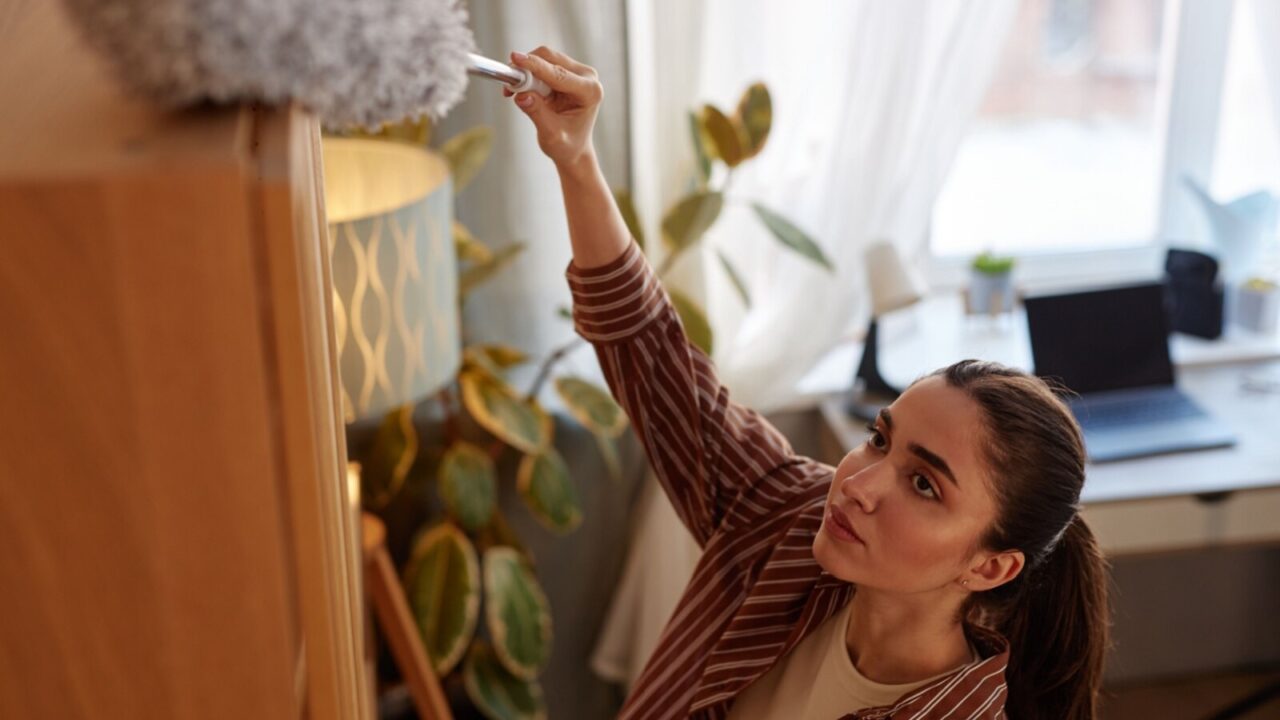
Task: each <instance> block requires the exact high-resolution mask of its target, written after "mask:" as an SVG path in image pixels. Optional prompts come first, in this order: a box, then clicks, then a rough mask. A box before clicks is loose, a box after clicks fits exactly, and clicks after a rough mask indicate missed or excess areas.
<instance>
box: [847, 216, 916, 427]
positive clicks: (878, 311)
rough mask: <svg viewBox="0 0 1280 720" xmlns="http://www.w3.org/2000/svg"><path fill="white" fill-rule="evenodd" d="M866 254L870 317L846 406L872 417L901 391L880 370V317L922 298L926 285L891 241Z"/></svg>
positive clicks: (861, 414) (875, 247)
mask: <svg viewBox="0 0 1280 720" xmlns="http://www.w3.org/2000/svg"><path fill="white" fill-rule="evenodd" d="M864 258H865V264H866V268H867V287H868V288H869V290H870V295H871V319H870V321H869V323H868V325H867V334H866V339H865V340H864V341H863V344H862V359H861V360H860V361H859V362H858V369H857V371H856V372H855V373H854V375H853V392H852V394H851V395H850V397H849V400H848V402H847V403H846V409H847V410H848V411H849V414H851V415H853V416H855V417H859V418H862V419H864V420H872V419H874V418H875V416H876V414H877V413H878V412H879V411H880V408H882V407H884V406H885V405H888V404H889V403H891V402H893V400H894V398H896V397H898V395H900V394H901V393H902V391H901V390H899V389H897V388H895V387H894V386H893V385H891V384H890V383H889V382H888V381H887V380H885V379H884V377H883V376H882V375H881V374H880V368H879V361H878V352H879V333H878V322H877V321H878V320H879V319H880V317H882V316H884V315H886V314H888V313H891V312H893V311H895V310H899V309H901V308H904V307H907V306H910V305H913V304H915V303H916V302H919V301H920V299H921V298H923V297H924V292H925V288H924V283H923V281H921V280H920V278H919V277H917V276H916V275H915V274H914V273H912V272H911V271H910V269H909V268H908V267H907V266H906V264H905V263H903V261H902V256H901V255H900V254H899V253H898V248H897V247H896V246H895V245H893V244H892V243H888V242H883V241H881V242H877V243H875V244H873V245H871V247H869V248H867V250H866V253H865V255H864Z"/></svg>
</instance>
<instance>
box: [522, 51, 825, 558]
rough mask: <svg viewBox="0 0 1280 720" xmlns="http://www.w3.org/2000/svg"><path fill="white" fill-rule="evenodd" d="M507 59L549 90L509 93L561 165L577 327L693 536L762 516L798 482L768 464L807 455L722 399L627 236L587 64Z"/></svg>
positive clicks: (536, 57) (540, 54) (597, 91)
mask: <svg viewBox="0 0 1280 720" xmlns="http://www.w3.org/2000/svg"><path fill="white" fill-rule="evenodd" d="M512 60H513V62H514V63H515V64H516V65H518V66H519V67H523V68H527V69H529V70H530V71H532V72H533V73H534V74H535V75H536V76H538V77H539V78H540V79H542V80H544V81H545V82H546V83H547V84H548V85H549V86H551V88H552V90H553V93H552V94H551V95H550V96H549V97H548V98H545V99H544V98H541V97H539V96H536V95H533V94H531V93H521V94H520V95H519V96H517V97H516V104H517V105H519V106H520V108H521V109H522V110H524V112H525V113H526V114H528V115H529V117H530V118H531V119H532V120H533V124H534V126H535V127H536V128H537V132H538V144H539V146H540V147H541V148H542V150H543V152H545V153H546V154H547V156H548V157H550V158H551V159H552V160H553V161H554V162H555V164H556V167H557V169H558V170H559V173H560V183H561V189H562V190H563V192H564V204H565V211H566V212H567V213H568V219H569V234H570V239H571V242H572V244H573V263H572V264H571V265H570V267H569V270H568V272H567V275H568V280H569V286H570V289H571V290H572V291H573V298H574V321H575V324H576V327H577V329H578V332H579V334H581V335H582V336H583V337H584V338H586V339H587V340H589V341H590V342H591V343H592V344H593V345H594V346H595V349H596V354H597V356H598V357H599V359H600V366H601V368H602V369H603V370H604V374H605V379H606V380H607V382H608V383H609V387H610V390H611V391H612V392H613V395H614V397H615V398H616V399H617V400H618V402H619V404H621V405H622V407H623V409H624V410H625V411H626V412H627V415H628V416H629V417H630V418H631V421H632V425H633V426H634V427H635V430H636V432H637V434H638V435H639V437H640V439H641V441H642V442H643V444H644V447H645V451H646V454H647V455H648V457H649V461H650V463H651V465H652V466H653V469H654V472H655V473H656V474H657V476H658V479H659V481H660V482H661V483H662V485H663V488H664V489H665V490H666V492H667V495H668V497H669V498H670V499H671V501H672V504H673V505H675V508H676V512H677V513H678V514H679V515H680V517H681V519H682V520H683V521H684V523H685V525H686V526H688V527H689V529H690V530H691V531H692V532H693V534H694V537H695V538H697V540H698V542H699V543H700V544H705V543H706V542H707V540H708V539H709V538H710V537H711V535H712V534H713V533H715V532H716V531H717V530H719V529H721V527H722V526H723V525H724V524H725V523H726V522H729V523H731V524H734V525H738V524H741V525H750V524H752V523H755V522H759V521H761V520H763V519H764V518H765V516H767V515H768V514H769V513H770V512H771V509H772V508H776V507H777V506H778V505H779V504H780V503H785V502H786V501H787V499H788V498H790V497H792V496H793V495H794V494H795V493H797V492H800V491H802V488H798V487H789V486H788V485H787V483H786V482H784V480H783V478H782V476H781V475H780V474H778V473H777V472H776V471H777V470H779V469H780V468H782V467H784V466H785V465H788V464H792V463H796V462H803V461H804V460H803V458H797V457H795V456H794V455H793V453H792V451H791V447H790V445H789V444H788V443H787V441H786V440H785V438H784V437H783V436H782V435H781V433H779V432H778V431H777V430H776V429H775V428H774V427H773V426H772V425H770V424H769V423H768V422H766V421H765V420H764V419H763V418H761V417H760V416H759V415H758V414H756V413H755V412H754V411H751V410H748V409H746V408H743V407H741V406H739V405H737V404H735V403H733V402H731V401H730V400H729V393H728V391H727V390H726V389H725V388H724V387H723V386H721V384H720V382H719V380H718V379H717V377H716V373H715V368H714V366H713V365H712V364H711V361H710V359H708V358H707V356H706V355H705V354H703V353H702V351H701V350H699V349H698V348H697V347H695V346H693V345H692V344H691V343H690V342H689V341H688V339H687V338H686V336H685V333H684V329H683V327H682V326H681V324H680V320H679V317H678V316H677V315H676V312H675V310H674V309H673V307H672V305H671V302H670V299H669V298H668V297H667V294H666V292H665V291H664V290H663V289H662V285H661V284H660V283H659V281H658V279H657V276H656V275H655V274H654V272H653V270H652V268H651V267H650V266H649V263H648V261H647V260H646V259H645V257H644V255H643V253H641V252H640V250H639V248H638V247H637V246H636V245H635V243H634V242H632V239H631V236H630V233H629V232H628V231H627V228H626V224H625V222H624V221H623V219H622V215H621V214H620V213H619V211H618V209H617V206H616V204H615V203H614V200H613V195H612V193H610V191H609V187H608V185H607V184H606V183H605V180H604V175H603V174H602V173H601V172H600V168H599V165H598V164H597V162H596V156H595V150H594V148H593V146H592V142H591V129H592V127H593V125H594V121H595V115H596V109H597V108H598V106H599V103H600V100H601V98H602V96H603V92H602V90H601V87H600V83H599V81H598V80H597V79H596V74H595V71H594V70H592V69H591V68H589V67H587V66H585V65H582V64H581V63H578V62H575V61H573V60H571V59H569V58H567V57H565V56H564V55H561V54H560V53H556V52H554V51H551V50H547V49H546V48H539V49H538V50H535V51H534V52H533V53H531V54H530V55H529V56H523V55H515V54H513V55H512Z"/></svg>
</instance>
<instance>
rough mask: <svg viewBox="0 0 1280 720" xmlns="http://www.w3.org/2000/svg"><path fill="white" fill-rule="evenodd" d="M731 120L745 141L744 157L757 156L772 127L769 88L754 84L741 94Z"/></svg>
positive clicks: (759, 83) (771, 106)
mask: <svg viewBox="0 0 1280 720" xmlns="http://www.w3.org/2000/svg"><path fill="white" fill-rule="evenodd" d="M733 120H734V124H735V125H737V126H738V128H739V130H740V131H741V134H742V136H743V137H744V138H745V139H746V143H745V146H746V156H747V157H755V156H756V155H759V154H760V151H761V150H763V149H764V143H765V141H766V140H768V139H769V128H770V127H771V126H772V125H773V101H772V100H770V99H769V88H767V87H765V84H764V83H761V82H758V83H755V84H753V85H751V86H750V87H748V88H747V90H746V92H744V93H742V99H741V100H739V101H738V109H737V110H736V111H735V112H734V114H733Z"/></svg>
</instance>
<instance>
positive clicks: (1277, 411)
mask: <svg viewBox="0 0 1280 720" xmlns="http://www.w3.org/2000/svg"><path fill="white" fill-rule="evenodd" d="M881 338H882V339H881V341H880V342H881V348H880V349H881V352H880V356H881V368H880V369H881V372H882V373H883V374H884V375H885V377H886V379H888V380H889V381H890V382H892V383H895V384H899V385H907V384H909V383H910V382H911V380H912V379H914V378H915V377H919V376H920V375H922V374H924V373H927V372H930V371H932V370H934V369H937V368H939V367H942V366H945V365H948V364H950V363H952V362H955V361H956V360H960V359H963V358H966V357H979V358H983V359H990V360H996V361H999V362H1003V363H1005V364H1008V365H1012V366H1014V367H1020V368H1022V369H1030V366H1031V360H1030V349H1029V345H1028V341H1027V333H1026V321H1025V318H1024V317H1023V316H1022V315H1021V314H1020V313H1015V314H1014V315H1012V316H1006V317H1003V318H989V317H966V316H964V314H963V310H962V309H961V304H960V300H959V298H958V297H957V296H950V295H948V296H939V297H931V298H930V299H929V300H927V301H926V302H924V303H922V304H921V305H920V306H919V307H918V309H916V310H914V311H912V312H904V313H901V314H899V316H898V317H890V318H886V319H885V320H884V321H882V325H881ZM1171 352H1172V353H1173V357H1174V362H1175V365H1176V366H1177V375H1178V384H1179V386H1180V387H1182V389H1183V390H1184V391H1186V392H1187V394H1189V395H1190V396H1192V397H1193V398H1194V399H1195V400H1196V401H1197V402H1199V403H1201V404H1202V405H1203V406H1204V408H1205V409H1206V410H1208V411H1209V412H1210V413H1212V414H1213V415H1214V416H1215V417H1217V418H1218V419H1220V420H1221V421H1222V422H1224V423H1226V424H1227V425H1229V426H1230V427H1231V428H1232V429H1233V430H1234V431H1235V432H1236V434H1237V435H1238V436H1239V443H1238V444H1237V445H1236V446H1235V447H1232V448H1225V449H1219V450H1205V451H1196V452H1186V453H1176V454H1171V455H1162V456H1155V457H1148V458H1138V459H1133V460H1126V461H1120V462H1111V463H1102V464H1090V465H1089V466H1088V469H1087V476H1086V481H1085V487H1084V490H1083V492H1082V496H1081V500H1082V502H1083V503H1084V505H1085V517H1086V519H1088V521H1089V523H1090V525H1091V526H1092V527H1093V528H1094V530H1095V532H1096V533H1097V535H1098V538H1099V541H1100V542H1101V543H1102V545H1103V548H1104V549H1105V550H1107V552H1108V553H1109V554H1111V555H1115V554H1117V553H1133V552H1150V551H1162V550H1173V549H1182V548H1196V547H1204V546H1206V545H1219V544H1223V543H1245V542H1280V392H1275V391H1274V390H1273V391H1272V392H1257V391H1253V390H1248V389H1246V387H1245V384H1244V382H1243V381H1244V379H1246V378H1252V379H1255V380H1258V379H1271V380H1276V381H1280V339H1278V338H1276V337H1275V336H1254V335H1248V334H1245V333H1243V331H1241V332H1240V333H1239V334H1235V333H1229V334H1228V336H1227V337H1226V338H1225V339H1224V340H1223V341H1219V342H1206V341H1203V340H1199V339H1196V338H1188V337H1182V336H1179V335H1175V336H1174V337H1173V338H1172V340H1171ZM860 353H861V347H860V346H859V345H857V344H853V343H851V344H849V345H847V346H845V347H842V348H840V349H838V350H837V351H835V352H833V353H832V355H830V356H829V357H828V358H827V359H826V360H824V362H823V363H822V364H820V367H819V368H818V369H817V370H816V371H815V373H813V374H811V375H810V376H809V377H807V378H806V379H805V380H804V381H802V389H803V390H805V391H806V392H809V393H814V394H815V395H814V399H815V400H817V401H818V405H819V407H820V409H821V413H822V417H823V420H824V422H825V424H826V426H827V428H828V429H829V430H830V431H831V435H832V438H833V439H834V443H835V445H836V447H833V448H830V450H831V451H832V453H833V454H834V453H839V454H843V453H844V452H847V450H848V449H849V448H851V447H853V446H855V445H856V444H858V443H860V442H862V441H863V440H864V438H865V437H866V433H865V430H864V427H863V426H864V423H863V422H861V421H858V420H857V419H854V418H851V417H849V416H848V415H847V414H846V413H845V412H844V409H843V392H841V389H842V388H845V387H847V386H848V383H849V380H850V378H852V376H853V368H854V367H855V365H856V361H857V358H858V357H859V355H860ZM837 378H839V380H836V379H837ZM836 382H838V383H840V384H838V385H835V386H834V387H833V383H836Z"/></svg>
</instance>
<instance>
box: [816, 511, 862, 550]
mask: <svg viewBox="0 0 1280 720" xmlns="http://www.w3.org/2000/svg"><path fill="white" fill-rule="evenodd" d="M827 520H828V521H829V522H826V523H823V527H825V528H826V529H827V532H829V533H831V534H832V535H834V536H835V537H836V538H837V539H839V540H843V541H845V542H850V543H858V544H862V545H865V544H866V543H864V542H863V540H862V537H861V536H860V535H858V532H857V531H856V530H854V529H853V523H851V522H849V516H847V515H845V514H844V513H843V512H841V511H840V508H837V507H836V506H834V505H828V506H827Z"/></svg>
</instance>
